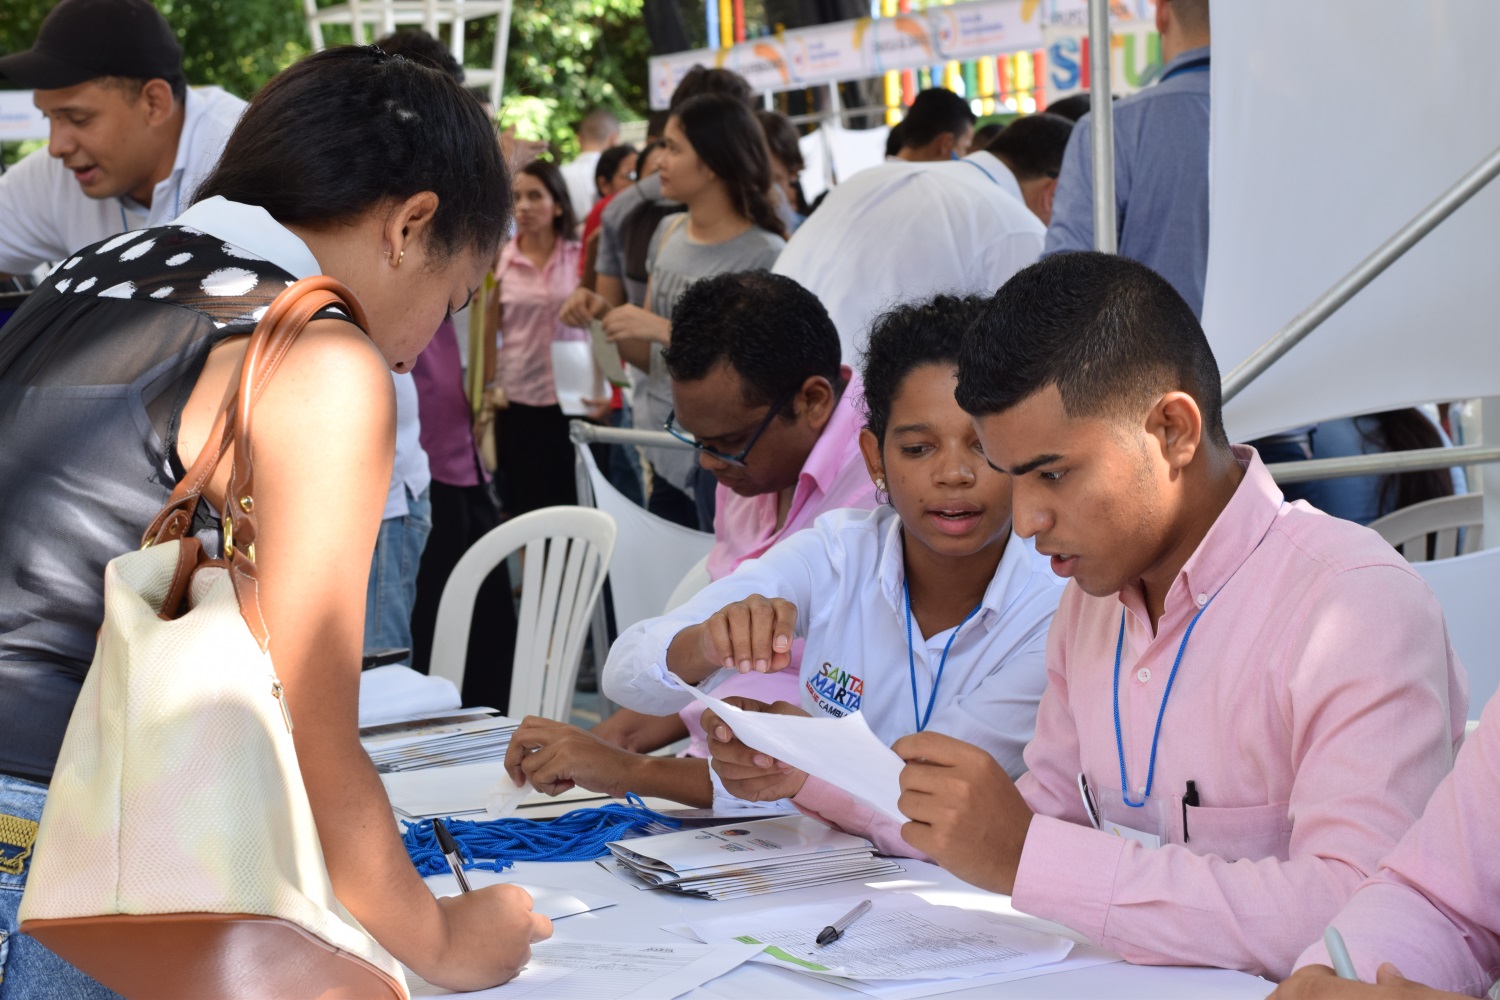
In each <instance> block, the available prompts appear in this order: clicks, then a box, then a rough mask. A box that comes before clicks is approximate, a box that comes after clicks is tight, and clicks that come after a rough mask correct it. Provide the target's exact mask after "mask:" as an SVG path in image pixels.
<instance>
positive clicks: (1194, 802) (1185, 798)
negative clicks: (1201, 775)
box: [1182, 781, 1198, 844]
mask: <svg viewBox="0 0 1500 1000" xmlns="http://www.w3.org/2000/svg"><path fill="white" fill-rule="evenodd" d="M1188 806H1192V807H1194V808H1195V809H1196V808H1197V806H1198V783H1197V782H1196V781H1189V782H1188V783H1187V791H1186V792H1184V793H1183V795H1182V842H1183V843H1184V844H1186V843H1187V842H1188V827H1187V811H1188Z"/></svg>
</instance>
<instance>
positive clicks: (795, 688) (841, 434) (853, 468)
mask: <svg viewBox="0 0 1500 1000" xmlns="http://www.w3.org/2000/svg"><path fill="white" fill-rule="evenodd" d="M842 371H843V375H844V379H845V385H844V394H843V395H842V396H840V397H839V401H838V405H837V406H836V407H835V408H834V411H833V416H832V417H830V418H829V420H828V423H827V424H826V425H824V427H823V433H822V434H820V435H818V443H817V444H815V445H813V448H812V451H811V452H809V453H808V456H807V461H806V462H804V463H802V474H801V475H800V476H798V478H797V485H796V487H795V488H794V489H793V490H792V503H791V506H790V507H788V508H787V514H786V522H785V523H784V524H783V525H782V526H781V527H780V528H777V527H776V494H774V493H766V494H762V495H761V496H754V497H742V496H740V495H739V494H738V493H736V492H734V491H733V490H731V489H727V488H725V487H723V486H720V487H719V488H718V491H717V492H716V493H715V495H714V504H715V507H714V547H713V548H712V549H711V550H710V551H709V553H708V563H707V569H708V577H709V579H710V580H718V579H721V578H722V577H726V576H728V575H729V574H730V573H733V572H734V570H735V567H736V566H738V565H739V564H740V563H742V562H744V561H745V560H746V559H754V558H755V557H756V556H759V555H762V554H764V553H765V551H766V550H767V549H769V548H770V547H771V546H772V545H775V544H776V543H777V542H778V541H780V540H781V539H783V538H785V537H786V536H788V535H790V534H792V533H794V532H798V531H801V530H802V529H803V528H809V527H811V526H812V523H813V522H814V521H816V520H817V519H818V518H819V517H821V516H822V515H824V514H826V513H828V512H829V511H831V510H838V509H840V508H842V507H857V508H859V509H860V510H874V509H875V487H874V484H872V483H871V482H870V473H869V471H868V470H866V469H865V460H864V457H863V456H862V455H861V454H860V450H859V432H860V429H861V428H863V427H864V425H865V418H864V412H863V410H862V407H863V406H864V384H863V383H862V382H861V381H860V379H859V376H858V375H856V374H855V373H854V369H852V368H850V367H849V366H848V365H844V366H843V368H842ZM751 455H752V456H753V455H754V452H753V451H752V452H751ZM801 659H802V640H801V639H798V640H797V641H796V643H795V644H794V646H793V648H792V665H791V666H790V667H788V668H787V669H786V670H780V671H777V672H776V673H774V674H754V673H751V674H742V675H740V676H738V677H731V678H730V679H729V680H727V681H725V682H724V683H722V684H720V685H719V686H718V688H717V689H715V691H714V696H715V697H717V698H728V697H731V696H734V695H739V696H741V697H745V698H754V699H756V700H757V701H764V702H777V701H789V702H791V703H792V704H793V705H796V704H798V703H799V701H800V699H801V693H800V692H801V688H800V686H799V684H798V681H797V665H798V664H799V663H800V662H801ZM677 714H678V715H679V716H680V717H681V719H682V721H683V722H684V723H686V724H687V728H688V739H689V741H690V742H689V745H688V749H687V750H685V751H684V755H685V756H689V757H707V756H708V755H709V754H708V738H707V737H706V736H705V735H704V733H703V727H702V726H701V725H699V724H698V719H699V717H700V716H702V715H703V706H701V705H699V704H698V703H697V702H693V703H692V704H691V705H688V706H687V707H686V708H684V709H683V710H682V711H680V712H678V713H677Z"/></svg>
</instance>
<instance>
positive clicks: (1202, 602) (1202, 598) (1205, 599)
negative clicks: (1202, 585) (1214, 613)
mask: <svg viewBox="0 0 1500 1000" xmlns="http://www.w3.org/2000/svg"><path fill="white" fill-rule="evenodd" d="M1207 603H1208V595H1207V594H1199V595H1198V607H1200V608H1201V607H1203V605H1205V604H1207Z"/></svg>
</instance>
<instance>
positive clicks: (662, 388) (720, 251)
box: [631, 178, 786, 493]
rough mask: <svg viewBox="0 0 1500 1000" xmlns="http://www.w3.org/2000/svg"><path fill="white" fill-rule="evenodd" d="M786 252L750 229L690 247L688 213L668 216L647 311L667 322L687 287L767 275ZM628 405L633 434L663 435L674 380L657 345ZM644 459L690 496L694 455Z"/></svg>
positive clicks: (671, 453)
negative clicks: (735, 275) (724, 277)
mask: <svg viewBox="0 0 1500 1000" xmlns="http://www.w3.org/2000/svg"><path fill="white" fill-rule="evenodd" d="M649 179H650V178H648V180H649ZM784 246H786V240H784V239H782V238H781V237H780V236H777V235H775V234H774V233H769V232H767V231H766V230H764V229H762V228H760V227H759V226H751V227H750V228H749V229H747V230H745V231H744V232H743V233H741V234H740V235H738V236H736V237H735V238H734V239H732V240H725V241H724V242H723V243H694V242H693V241H692V240H690V239H688V235H687V215H686V213H682V212H679V213H677V214H676V215H669V216H667V217H666V218H665V219H663V220H661V224H660V225H659V226H657V227H656V235H655V236H653V237H651V249H650V250H649V252H648V254H647V258H646V261H647V265H648V267H649V268H650V270H651V285H650V291H649V293H648V296H647V298H648V301H647V303H646V307H647V308H648V309H650V310H651V311H652V312H654V313H655V314H656V315H658V316H665V317H667V318H668V319H670V318H671V316H672V308H673V307H674V306H675V305H676V304H677V299H678V296H680V295H681V294H682V293H683V292H684V291H686V290H687V288H688V286H689V285H691V284H693V283H694V282H696V281H699V280H700V279H703V278H708V277H712V276H713V275H715V274H726V273H732V272H735V271H758V270H770V268H771V266H772V265H773V264H775V263H776V258H777V257H779V256H780V255H781V249H782V247H784ZM631 402H632V405H634V407H635V426H636V427H637V428H639V429H641V430H652V431H659V430H661V429H662V425H663V424H664V423H666V420H667V414H668V413H670V412H671V410H672V380H671V377H670V376H669V375H668V374H667V365H666V362H665V361H663V360H662V348H661V345H660V344H652V345H651V371H650V372H649V373H648V374H647V377H646V378H644V379H640V380H638V381H637V382H636V385H635V391H634V394H633V396H632V398H631ZM646 458H647V459H648V460H649V461H650V462H651V465H652V467H653V468H654V469H655V470H656V474H657V475H658V476H661V477H662V478H664V479H665V480H666V481H667V482H669V483H671V484H672V485H673V486H676V487H677V488H678V489H680V490H683V491H685V492H687V493H691V492H692V489H691V486H690V484H691V482H692V478H693V469H694V467H696V466H697V464H698V456H697V455H695V454H694V453H692V452H690V451H687V450H685V449H666V448H649V449H647V450H646Z"/></svg>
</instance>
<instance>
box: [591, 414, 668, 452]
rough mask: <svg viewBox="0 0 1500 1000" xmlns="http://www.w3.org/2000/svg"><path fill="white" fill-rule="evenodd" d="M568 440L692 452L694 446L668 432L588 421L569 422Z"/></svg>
mask: <svg viewBox="0 0 1500 1000" xmlns="http://www.w3.org/2000/svg"><path fill="white" fill-rule="evenodd" d="M568 439H569V440H571V441H572V442H573V443H574V444H634V445H640V446H641V447H642V448H676V449H678V450H680V451H692V450H693V446H692V445H690V444H688V443H687V442H686V441H683V440H681V439H680V438H675V437H673V436H672V435H670V434H668V433H667V432H666V431H636V430H630V429H628V428H624V427H601V426H599V425H598V424H591V423H589V422H588V421H587V420H570V421H568Z"/></svg>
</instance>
